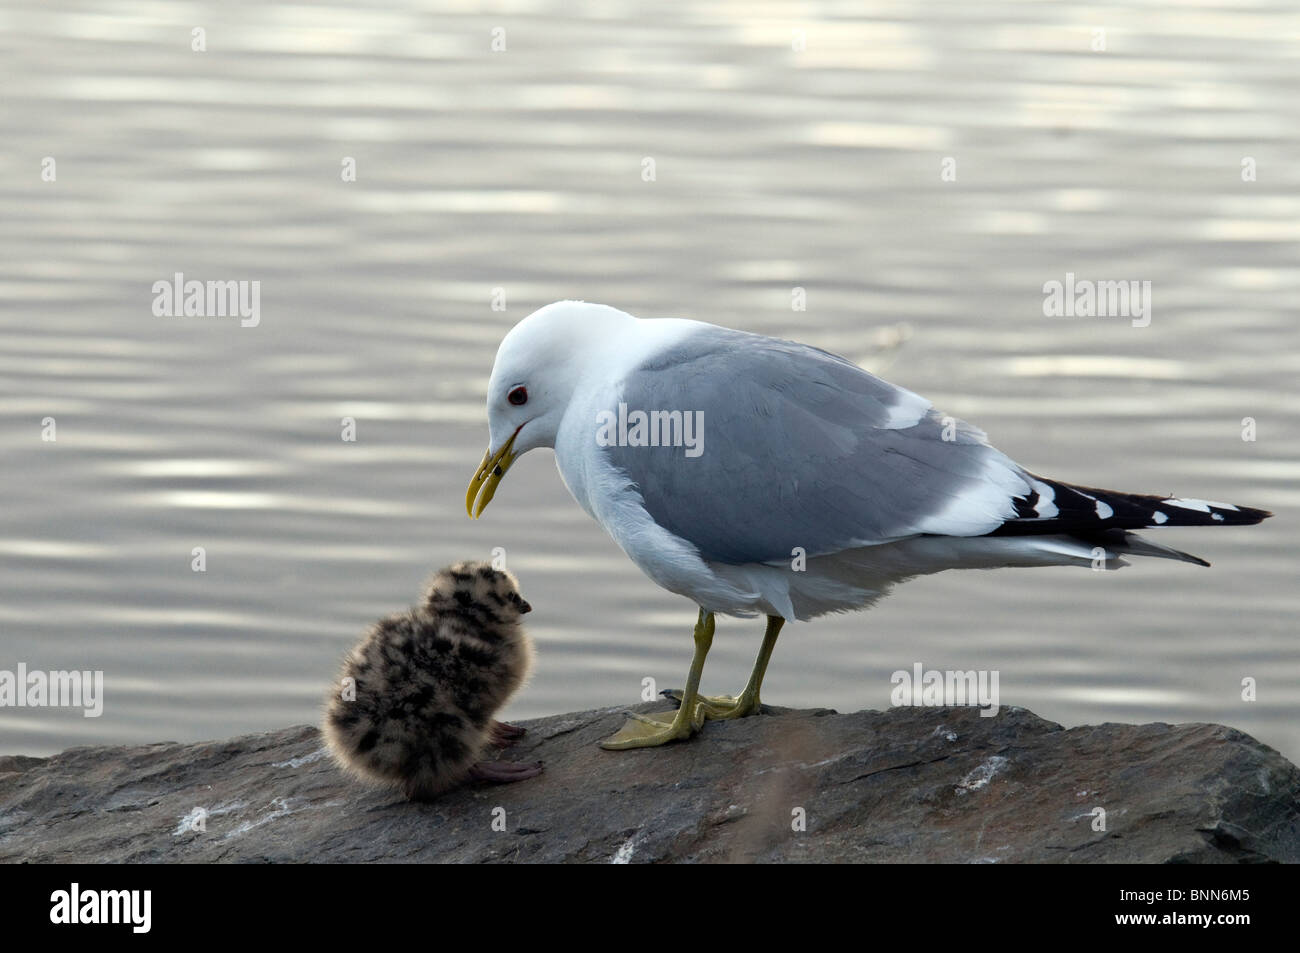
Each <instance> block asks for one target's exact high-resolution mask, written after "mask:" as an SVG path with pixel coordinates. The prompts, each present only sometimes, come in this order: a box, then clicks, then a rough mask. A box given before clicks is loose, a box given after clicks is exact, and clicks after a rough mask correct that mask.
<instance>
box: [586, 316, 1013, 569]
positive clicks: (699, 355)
mask: <svg viewBox="0 0 1300 953" xmlns="http://www.w3.org/2000/svg"><path fill="white" fill-rule="evenodd" d="M618 401H620V402H622V403H623V404H625V405H626V406H625V408H624V412H625V415H626V417H627V418H631V415H632V414H633V412H634V411H637V410H641V411H644V412H647V413H648V412H650V411H660V412H671V411H681V412H683V413H691V414H693V415H695V416H693V418H692V419H693V420H695V419H698V420H700V421H701V422H702V441H701V443H700V452H699V454H698V456H694V457H692V456H688V454H687V449H688V448H686V447H684V446H626V445H625V446H618V445H612V446H605V447H604V452H605V453H606V454H607V455H608V456H607V459H608V460H609V461H610V462H611V463H612V464H614V466H616V467H618V468H619V469H621V470H622V471H623V472H624V473H625V474H626V475H627V477H628V479H629V480H630V481H631V482H632V483H634V484H635V485H636V487H637V489H638V491H639V492H640V494H641V496H642V498H643V500H644V502H645V508H646V510H647V511H648V512H649V513H650V515H651V517H653V519H654V520H655V522H657V523H658V524H659V525H661V526H663V527H664V528H665V529H667V530H669V531H671V532H672V533H674V534H676V535H677V536H679V537H681V538H683V539H685V540H687V541H689V542H690V543H692V544H693V545H694V546H695V547H696V548H697V549H698V550H699V551H700V553H701V555H702V556H703V557H704V558H706V559H710V560H716V561H719V562H726V563H748V562H788V561H789V560H790V559H791V556H792V551H793V550H794V549H795V547H801V548H802V549H803V551H804V552H805V553H806V554H807V555H808V556H810V557H811V556H818V555H822V554H824V553H829V552H835V551H838V550H841V549H846V548H850V547H855V546H866V545H873V544H876V543H882V542H886V541H889V540H894V539H899V538H902V537H906V536H913V535H917V534H920V533H934V534H940V535H949V536H978V535H983V534H985V533H988V532H991V531H992V530H995V529H997V528H998V527H999V526H1001V525H1002V523H1003V522H1004V521H1006V520H1008V519H1012V518H1014V517H1015V516H1016V515H1017V513H1016V505H1015V503H1014V502H1013V500H1014V498H1015V497H1027V496H1032V493H1033V486H1034V484H1035V483H1036V482H1037V481H1036V480H1035V479H1034V478H1033V477H1032V476H1030V475H1029V474H1026V473H1025V472H1024V471H1023V470H1021V469H1020V468H1019V467H1018V466H1016V464H1015V463H1013V462H1012V461H1011V460H1010V459H1008V458H1007V457H1006V456H1005V455H1003V454H1002V453H1000V452H999V451H998V450H996V449H994V448H993V447H990V446H989V445H988V444H987V443H986V442H985V440H984V434H983V433H982V432H981V431H979V430H978V429H976V428H974V427H971V426H969V425H968V424H965V423H963V422H962V421H959V420H955V419H954V418H951V417H944V416H942V415H941V414H939V413H938V412H937V411H935V410H934V409H933V408H932V407H931V405H930V403H929V402H928V401H926V400H925V399H924V398H921V397H919V396H918V395H916V394H914V393H912V392H911V391H908V390H904V389H903V388H901V387H895V386H894V385H892V384H889V383H887V382H886V381H883V380H881V379H880V378H878V377H875V376H874V375H872V374H869V373H868V372H866V371H864V370H863V369H862V368H860V367H858V366H857V365H856V364H852V363H850V362H849V361H846V360H844V359H843V358H840V357H837V356H835V355H833V354H829V353H827V352H826V351H821V350H818V349H817V348H812V347H808V346H806V345H802V344H796V343H794V342H791V341H780V340H776V339H774V338H768V337H763V336H761V335H755V334H746V333H744V332H741V331H731V330H728V329H726V328H717V327H713V326H711V325H701V329H700V330H699V331H696V332H693V333H692V334H691V335H690V336H689V337H687V338H686V339H684V340H682V341H680V342H678V343H677V344H675V345H673V346H671V347H669V348H668V349H666V350H664V351H662V352H661V353H659V354H656V355H654V356H653V357H652V358H650V359H649V360H647V361H645V362H643V363H642V364H641V365H640V366H638V367H637V368H635V369H634V370H633V371H631V372H630V373H629V374H628V375H627V376H626V377H625V379H624V380H623V382H622V387H621V391H620V394H619V397H618ZM608 410H609V412H610V413H611V414H617V413H618V411H619V408H618V407H617V406H611V407H609V408H608ZM697 412H698V413H697ZM661 423H662V421H661ZM617 431H618V428H614V429H613V435H614V437H615V439H617ZM634 431H635V427H631V428H629V430H628V433H629V434H630V435H631V437H632V440H637V439H638V438H637V435H636V434H635V433H634ZM610 436H611V434H610V433H609V432H607V433H606V435H605V437H604V439H603V441H602V439H600V438H598V440H597V442H598V443H601V442H604V443H608V442H610Z"/></svg>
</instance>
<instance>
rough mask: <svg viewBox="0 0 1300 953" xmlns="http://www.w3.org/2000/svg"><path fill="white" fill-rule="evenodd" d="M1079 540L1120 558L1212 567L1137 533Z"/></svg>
mask: <svg viewBox="0 0 1300 953" xmlns="http://www.w3.org/2000/svg"><path fill="white" fill-rule="evenodd" d="M1078 538H1079V539H1082V540H1084V541H1085V542H1090V543H1097V544H1098V545H1100V546H1104V547H1105V548H1107V549H1109V550H1110V551H1111V552H1113V553H1117V554H1118V555H1120V556H1154V557H1156V558H1157V559H1176V560H1178V561H1179V562H1184V563H1195V564H1196V565H1198V566H1208V565H1210V564H1209V562H1208V561H1206V560H1204V559H1202V558H1201V557H1200V556H1193V555H1192V554H1191V553H1185V552H1183V551H1182V550H1181V549H1173V548H1172V547H1169V546H1162V545H1160V544H1159V543H1153V542H1151V540H1149V539H1147V538H1145V537H1143V536H1139V535H1138V534H1137V533H1130V532H1129V531H1128V530H1124V529H1111V530H1104V531H1102V532H1100V533H1098V534H1097V535H1095V536H1091V537H1088V536H1079V537H1078Z"/></svg>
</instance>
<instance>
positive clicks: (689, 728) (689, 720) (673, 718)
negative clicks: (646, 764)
mask: <svg viewBox="0 0 1300 953" xmlns="http://www.w3.org/2000/svg"><path fill="white" fill-rule="evenodd" d="M704 717H705V716H704V711H703V706H702V705H696V706H695V715H694V717H688V713H687V712H686V710H685V709H683V708H680V707H679V708H678V709H677V711H675V712H674V711H666V712H655V713H653V714H649V715H640V714H637V713H636V712H634V711H630V712H628V713H627V721H626V722H625V723H624V724H623V727H622V728H620V729H619V730H618V731H617V732H616V733H615V734H612V735H610V736H609V737H608V738H606V739H605V740H604V741H602V742H601V743H600V746H601V747H602V748H605V749H606V750H608V751H626V750H627V749H628V748H654V747H657V746H658V745H663V744H667V743H668V742H670V741H679V740H680V741H685V740H686V739H687V738H689V737H690V736H691V735H693V734H695V732H697V731H699V730H700V729H701V728H702V727H704Z"/></svg>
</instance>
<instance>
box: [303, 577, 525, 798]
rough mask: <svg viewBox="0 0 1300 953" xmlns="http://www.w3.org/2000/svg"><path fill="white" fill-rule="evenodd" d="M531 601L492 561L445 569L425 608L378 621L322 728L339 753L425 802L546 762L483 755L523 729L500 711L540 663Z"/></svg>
mask: <svg viewBox="0 0 1300 953" xmlns="http://www.w3.org/2000/svg"><path fill="white" fill-rule="evenodd" d="M531 608H532V607H531V606H529V604H528V603H527V602H525V601H524V599H523V597H522V596H520V595H519V586H518V583H517V582H516V581H515V577H514V576H513V575H511V574H510V573H508V572H504V571H502V570H498V569H493V568H492V567H491V566H490V565H489V564H487V563H477V562H460V563H457V564H455V565H454V566H450V567H448V568H446V569H443V570H441V571H440V572H438V573H437V574H436V575H435V576H434V577H433V579H432V580H431V581H430V583H429V585H428V587H427V588H426V590H425V593H424V598H423V600H422V601H421V603H420V604H419V605H418V606H416V607H415V608H413V609H411V610H409V611H407V612H404V613H399V614H397V615H391V616H388V617H386V618H384V619H380V620H379V621H378V622H376V623H375V624H374V625H372V626H371V627H370V631H369V632H368V633H367V635H366V637H365V638H364V639H362V641H361V642H360V643H359V644H358V645H357V646H356V648H354V649H353V650H352V652H351V653H350V654H349V655H348V657H347V658H346V659H345V660H344V663H343V670H342V671H341V672H340V674H339V679H338V681H337V682H336V684H335V686H334V689H333V691H332V692H331V695H330V698H329V703H328V706H327V709H326V713H325V722H324V726H323V729H322V730H323V732H324V735H325V741H326V744H327V746H328V747H329V750H330V753H331V754H332V755H333V756H334V760H335V761H336V762H338V764H339V765H340V766H341V767H343V768H344V769H345V770H347V771H349V772H350V773H352V774H354V775H356V776H357V777H359V778H362V779H363V780H367V781H370V782H372V783H375V784H381V785H387V786H393V787H399V788H401V789H402V790H403V791H404V792H405V793H406V796H407V797H409V798H412V799H415V800H426V799H428V798H431V797H433V796H434V795H436V794H438V793H439V792H442V791H445V790H447V789H448V788H449V787H452V786H453V785H455V784H457V783H458V782H460V781H462V780H464V779H466V778H467V777H476V778H481V779H484V780H490V781H522V780H525V779H526V778H532V777H536V776H537V775H538V774H540V773H541V770H542V766H541V763H540V762H538V763H535V764H513V763H508V762H501V761H496V762H483V761H481V758H482V755H483V752H484V750H485V749H486V748H487V747H488V745H489V744H490V743H496V744H498V745H505V744H510V743H513V742H514V741H515V740H517V739H518V738H519V736H520V735H522V734H523V729H521V728H517V727H515V726H513V725H505V724H502V723H501V722H498V721H494V720H493V718H492V716H493V714H494V713H496V712H497V711H499V710H500V709H501V707H502V706H503V705H505V703H506V702H507V701H508V700H509V698H510V696H511V695H512V694H513V693H514V692H515V690H516V689H518V688H519V686H520V685H521V684H523V682H524V679H525V678H527V676H528V672H529V670H530V668H531V667H532V659H533V647H532V642H531V640H530V639H529V638H528V636H527V634H526V633H525V632H524V629H523V626H522V625H521V624H520V617H521V616H522V615H523V614H524V613H525V612H528V611H530V610H531ZM349 679H350V680H351V681H349Z"/></svg>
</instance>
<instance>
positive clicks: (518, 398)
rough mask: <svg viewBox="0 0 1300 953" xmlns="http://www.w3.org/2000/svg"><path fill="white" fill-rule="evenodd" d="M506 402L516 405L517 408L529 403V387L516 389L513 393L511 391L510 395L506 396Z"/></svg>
mask: <svg viewBox="0 0 1300 953" xmlns="http://www.w3.org/2000/svg"><path fill="white" fill-rule="evenodd" d="M506 400H508V401H510V403H512V404H514V405H515V406H516V407H519V406H520V405H522V404H526V403H528V388H527V387H516V388H514V389H513V390H512V391H510V393H509V394H507V395H506Z"/></svg>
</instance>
